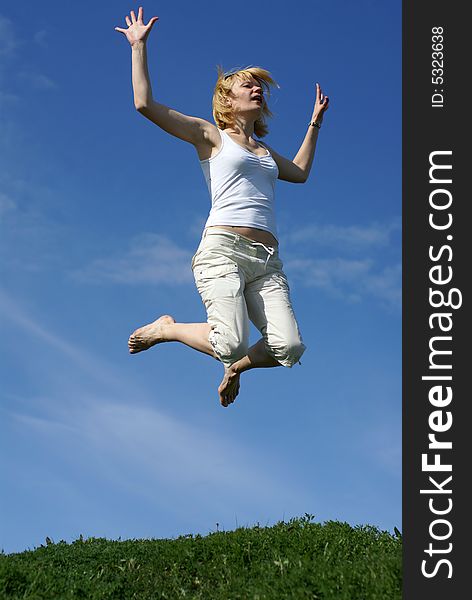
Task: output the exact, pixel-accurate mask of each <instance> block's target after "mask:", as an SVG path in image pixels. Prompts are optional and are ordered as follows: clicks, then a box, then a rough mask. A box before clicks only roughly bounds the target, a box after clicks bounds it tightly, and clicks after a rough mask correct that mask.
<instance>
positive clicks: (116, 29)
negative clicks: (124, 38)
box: [115, 27, 126, 35]
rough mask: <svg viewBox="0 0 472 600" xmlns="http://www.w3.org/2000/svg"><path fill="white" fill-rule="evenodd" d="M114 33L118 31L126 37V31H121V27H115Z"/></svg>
mask: <svg viewBox="0 0 472 600" xmlns="http://www.w3.org/2000/svg"><path fill="white" fill-rule="evenodd" d="M115 31H119V32H120V33H124V34H125V35H126V29H122V28H121V27H115Z"/></svg>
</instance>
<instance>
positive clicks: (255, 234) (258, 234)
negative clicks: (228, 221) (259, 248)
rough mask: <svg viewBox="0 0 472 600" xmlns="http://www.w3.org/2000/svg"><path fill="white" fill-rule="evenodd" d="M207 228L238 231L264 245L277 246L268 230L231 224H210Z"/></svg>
mask: <svg viewBox="0 0 472 600" xmlns="http://www.w3.org/2000/svg"><path fill="white" fill-rule="evenodd" d="M207 229H226V230H227V231H231V232H232V233H239V234H240V235H244V236H245V237H248V238H249V239H251V240H254V241H255V242H262V243H263V244H265V245H266V246H278V242H277V240H276V239H275V237H274V236H273V235H272V234H271V233H269V232H268V231H264V230H263V229H256V228H255V227H233V226H232V225H210V226H209V227H208V228H207Z"/></svg>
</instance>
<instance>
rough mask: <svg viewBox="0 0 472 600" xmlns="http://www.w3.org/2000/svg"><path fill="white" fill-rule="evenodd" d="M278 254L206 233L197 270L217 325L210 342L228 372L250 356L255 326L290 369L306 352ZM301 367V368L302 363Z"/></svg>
mask: <svg viewBox="0 0 472 600" xmlns="http://www.w3.org/2000/svg"><path fill="white" fill-rule="evenodd" d="M282 267H283V264H282V261H281V260H280V259H279V256H278V248H277V247H273V246H265V245H264V244H262V243H260V242H255V241H254V240H251V239H250V238H247V237H245V236H243V235H240V234H237V233H232V232H230V231H226V230H225V229H216V228H213V227H212V228H210V229H205V231H204V232H203V237H202V240H201V242H200V245H199V247H198V249H197V252H196V253H195V255H194V256H193V258H192V270H193V274H194V277H195V283H196V285H197V289H198V292H199V293H200V296H201V297H202V300H203V303H204V305H205V308H206V311H207V317H208V323H209V324H210V325H211V331H210V334H209V341H210V343H211V345H212V347H213V350H214V352H215V354H216V356H217V357H218V358H219V360H220V361H221V362H222V363H223V364H224V365H225V366H227V367H229V366H230V365H232V364H233V363H234V362H236V361H237V360H239V359H240V358H242V357H243V356H246V354H247V351H248V348H249V320H251V321H252V322H253V323H254V325H255V326H256V327H257V329H258V330H259V331H260V332H261V334H262V337H263V339H264V342H265V347H266V350H267V352H268V353H269V354H270V355H271V356H272V357H273V358H275V360H277V361H278V362H279V363H280V364H281V365H283V366H284V367H292V366H293V365H294V364H295V363H296V362H299V361H300V357H301V356H302V354H303V352H304V351H305V348H306V346H305V345H304V344H303V341H302V337H301V335H300V331H299V329H298V324H297V321H296V319H295V315H294V312H293V308H292V303H291V301H290V289H289V286H288V282H287V277H286V275H285V273H284V272H283V270H282ZM300 364H301V363H300Z"/></svg>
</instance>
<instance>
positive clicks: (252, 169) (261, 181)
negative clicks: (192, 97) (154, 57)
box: [115, 7, 329, 406]
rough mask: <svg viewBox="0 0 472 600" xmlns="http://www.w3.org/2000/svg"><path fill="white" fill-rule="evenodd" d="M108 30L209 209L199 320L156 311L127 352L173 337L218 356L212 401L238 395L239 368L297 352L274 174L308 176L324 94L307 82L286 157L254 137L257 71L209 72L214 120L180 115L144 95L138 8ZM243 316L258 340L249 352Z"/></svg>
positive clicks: (142, 104) (141, 103)
mask: <svg viewBox="0 0 472 600" xmlns="http://www.w3.org/2000/svg"><path fill="white" fill-rule="evenodd" d="M125 20H126V24H127V26H128V27H127V29H122V28H120V27H115V30H116V31H119V32H120V33H123V34H124V35H125V36H126V39H127V40H128V42H129V43H130V44H131V54H132V83H133V92H134V105H135V107H136V110H138V112H140V113H141V114H142V115H144V116H145V117H146V118H148V119H150V120H151V121H152V122H153V123H155V124H156V125H158V126H159V127H161V129H163V130H164V131H166V132H167V133H170V134H171V135H173V136H175V137H178V138H180V139H181V140H184V141H186V142H189V143H190V144H193V146H195V149H196V151H197V154H198V157H199V159H200V164H201V166H202V169H203V173H204V176H205V179H206V182H207V185H208V190H209V192H210V197H211V210H210V213H209V216H208V219H207V221H206V224H205V228H204V231H203V236H202V239H201V242H200V245H199V246H198V249H197V252H196V254H195V255H194V256H193V259H192V270H193V273H194V277H195V283H196V286H197V289H198V291H199V293H200V295H201V297H202V300H203V303H204V305H205V308H206V311H207V317H208V321H207V323H176V322H175V320H174V318H173V317H171V316H169V315H164V316H161V317H160V318H158V319H157V320H156V321H154V322H153V323H150V324H149V325H145V326H144V327H140V328H139V329H136V331H134V332H133V333H132V335H131V336H130V338H129V341H128V347H129V351H130V352H131V353H132V354H135V353H137V352H141V351H143V350H147V349H148V348H151V346H154V345H155V344H159V343H162V342H181V343H183V344H185V345H187V346H190V347H191V348H194V349H195V350H199V351H200V352H204V353H205V354H208V355H209V356H212V357H213V358H215V359H217V360H218V361H220V362H222V363H223V365H224V376H223V380H222V382H221V384H220V386H219V388H218V393H219V396H220V402H221V404H222V405H223V406H228V405H229V404H231V403H232V402H234V399H235V398H236V396H237V394H238V392H239V379H240V375H241V373H243V372H244V371H248V370H250V369H257V368H262V367H279V366H281V365H283V366H285V367H292V366H293V365H294V364H295V363H297V362H299V360H300V357H301V356H302V354H303V352H304V351H305V345H304V344H303V341H302V338H301V335H300V332H299V328H298V324H297V321H296V319H295V315H294V312H293V309H292V305H291V301H290V292H289V286H288V283H287V277H286V275H285V273H284V272H283V270H282V266H283V265H282V261H281V260H280V258H279V254H278V241H277V228H276V220H275V214H274V188H275V182H276V180H277V179H282V180H284V181H289V182H292V183H304V182H305V181H306V180H307V178H308V175H309V173H310V169H311V165H312V162H313V157H314V154H315V147H316V141H317V139H318V134H319V131H320V126H321V123H322V120H323V116H324V113H325V111H326V110H327V108H328V104H329V100H328V96H324V95H323V92H322V91H321V88H320V86H319V84H316V102H315V106H314V109H313V115H312V118H311V120H310V122H309V124H308V126H307V132H306V135H305V138H304V140H303V143H302V145H301V146H300V149H299V151H298V152H297V154H296V156H295V158H294V159H293V160H289V159H287V158H284V157H283V156H281V155H280V154H278V153H277V152H275V150H274V149H273V148H271V147H270V146H268V145H267V144H265V143H262V142H260V141H258V140H256V139H255V138H256V137H257V138H259V139H260V138H262V137H264V136H265V135H266V134H267V132H268V128H267V124H266V120H267V118H268V117H270V116H271V112H270V110H269V107H268V105H267V100H266V97H267V96H269V94H270V89H271V87H272V86H274V85H276V84H275V81H274V80H273V79H272V77H271V76H270V73H269V72H268V71H266V70H265V69H262V68H260V67H246V68H244V69H236V70H232V71H229V72H226V73H225V72H222V71H221V70H219V71H218V79H217V82H216V86H215V90H214V94H213V117H214V120H215V123H216V125H213V124H212V123H210V122H208V121H206V120H204V119H200V118H197V117H190V116H187V115H184V114H182V113H179V112H177V111H175V110H173V109H171V108H169V107H167V106H165V105H164V104H160V103H158V102H156V101H155V100H154V99H153V97H152V90H151V84H150V81H149V72H148V67H147V53H146V39H147V37H148V35H149V33H150V31H151V29H152V27H153V25H154V23H155V22H156V21H157V20H158V17H152V19H150V21H149V22H148V24H147V25H145V24H144V21H143V9H142V7H140V8H139V10H138V16H137V17H136V15H135V13H134V11H131V12H130V16H129V17H128V15H127V16H126V17H125ZM249 321H252V322H253V323H254V325H255V326H256V327H257V329H258V330H259V331H260V333H261V335H262V338H261V339H260V340H259V341H258V342H257V343H256V344H254V345H253V346H251V347H250V348H249Z"/></svg>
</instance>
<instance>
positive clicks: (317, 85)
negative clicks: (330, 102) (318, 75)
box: [316, 83, 321, 100]
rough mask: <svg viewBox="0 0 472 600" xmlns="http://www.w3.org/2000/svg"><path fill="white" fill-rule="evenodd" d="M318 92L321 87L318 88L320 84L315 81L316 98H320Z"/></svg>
mask: <svg viewBox="0 0 472 600" xmlns="http://www.w3.org/2000/svg"><path fill="white" fill-rule="evenodd" d="M320 93H321V88H320V84H319V83H317V84H316V99H317V100H319V99H320Z"/></svg>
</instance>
